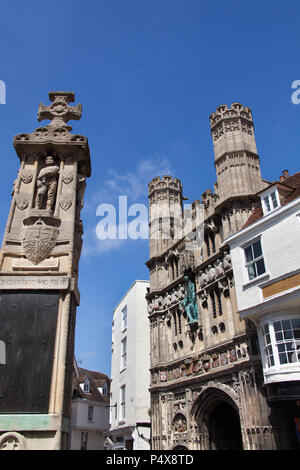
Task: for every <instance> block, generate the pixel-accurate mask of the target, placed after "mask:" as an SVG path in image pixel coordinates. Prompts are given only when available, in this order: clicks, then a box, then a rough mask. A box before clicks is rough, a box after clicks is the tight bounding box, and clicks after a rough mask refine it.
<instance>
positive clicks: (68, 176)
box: [62, 171, 73, 184]
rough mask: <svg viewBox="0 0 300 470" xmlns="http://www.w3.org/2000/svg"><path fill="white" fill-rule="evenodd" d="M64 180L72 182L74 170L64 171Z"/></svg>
mask: <svg viewBox="0 0 300 470" xmlns="http://www.w3.org/2000/svg"><path fill="white" fill-rule="evenodd" d="M62 180H63V182H64V183H65V184H70V183H71V182H72V181H73V172H71V171H68V172H67V171H66V172H64V173H63V176H62Z"/></svg>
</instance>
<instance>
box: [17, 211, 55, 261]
mask: <svg viewBox="0 0 300 470" xmlns="http://www.w3.org/2000/svg"><path fill="white" fill-rule="evenodd" d="M28 219H30V218H28ZM28 219H25V220H24V223H25V224H26V225H25V224H24V226H23V230H22V231H23V233H22V247H23V250H24V252H25V255H26V258H27V259H28V260H29V261H31V262H32V263H33V264H39V263H41V262H42V261H44V260H45V259H46V258H48V257H49V256H50V254H51V252H52V250H53V248H54V247H55V245H56V240H57V237H58V232H59V230H58V228H57V227H56V226H55V225H57V224H55V225H50V223H49V221H48V220H47V222H48V223H46V222H45V221H44V220H42V218H41V217H40V218H38V219H37V220H36V221H35V222H34V223H31V224H30V221H29V223H28V222H27V221H28ZM47 219H50V218H47Z"/></svg>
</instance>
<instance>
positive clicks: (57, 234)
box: [0, 92, 91, 449]
mask: <svg viewBox="0 0 300 470" xmlns="http://www.w3.org/2000/svg"><path fill="white" fill-rule="evenodd" d="M49 98H50V102H51V104H50V105H49V106H46V105H43V104H40V105H39V111H38V119H39V120H40V121H41V120H43V119H50V121H51V122H50V123H49V124H48V125H47V126H45V127H39V128H38V129H36V130H35V131H34V132H33V133H29V134H19V135H17V136H15V137H14V147H15V150H16V152H17V155H18V157H19V158H20V169H19V172H18V177H17V179H16V180H15V182H14V184H13V191H12V202H11V208H10V212H9V216H8V220H7V225H6V230H5V234H4V238H3V243H2V249H1V253H0V288H1V298H2V303H1V305H0V316H1V320H0V337H1V340H3V341H4V343H5V345H6V350H7V361H6V363H5V364H4V365H3V366H2V369H1V374H2V375H1V385H0V396H1V400H0V412H1V420H0V421H1V423H0V448H1V449H2V448H3V449H4V448H5V449H17V448H26V449H37V448H42V449H63V448H66V447H67V446H68V440H69V438H68V434H69V425H70V406H71V381H72V366H73V353H74V334H75V316H76V306H77V305H78V304H79V291H78V288H77V278H78V263H79V258H80V253H81V246H82V239H81V235H82V233H83V229H82V221H81V219H80V210H81V208H82V206H83V194H84V189H85V180H86V178H87V177H89V176H90V173H91V165H90V154H89V147H88V143H87V139H86V137H84V136H80V135H73V134H71V133H70V131H71V130H72V127H71V126H70V125H69V124H68V121H69V120H70V119H80V116H81V105H76V106H71V105H70V104H69V103H72V102H73V101H74V98H75V97H74V93H71V92H51V93H49ZM4 318H5V321H3V319H4ZM14 322H15V323H14ZM37 357H38V361H36V358H37ZM40 364H42V366H41V365H40ZM16 384H18V385H16ZM14 387H15V389H14ZM12 431H20V432H19V433H16V432H12Z"/></svg>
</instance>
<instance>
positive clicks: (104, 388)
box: [101, 382, 108, 397]
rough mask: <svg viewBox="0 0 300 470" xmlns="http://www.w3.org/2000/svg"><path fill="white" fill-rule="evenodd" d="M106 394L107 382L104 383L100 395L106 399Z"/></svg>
mask: <svg viewBox="0 0 300 470" xmlns="http://www.w3.org/2000/svg"><path fill="white" fill-rule="evenodd" d="M107 392H108V387H107V382H104V384H103V387H102V391H101V393H102V395H103V396H104V397H107Z"/></svg>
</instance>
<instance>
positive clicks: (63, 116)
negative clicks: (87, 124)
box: [38, 91, 82, 131]
mask: <svg viewBox="0 0 300 470" xmlns="http://www.w3.org/2000/svg"><path fill="white" fill-rule="evenodd" d="M49 99H50V101H52V104H51V105H50V106H46V105H44V104H43V103H40V104H39V109H38V120H39V121H42V120H43V119H50V120H51V122H50V123H49V124H48V126H47V127H55V128H57V129H59V128H63V129H67V130H68V131H71V130H72V127H71V126H69V125H67V124H66V123H67V122H68V121H69V120H70V119H76V120H79V119H80V118H81V110H82V106H81V104H77V105H76V106H69V104H68V103H72V102H74V101H75V94H74V93H73V92H69V91H50V93H49Z"/></svg>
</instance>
